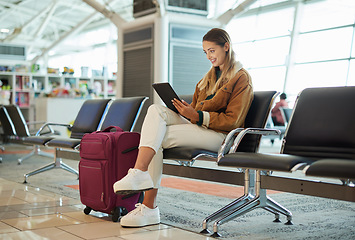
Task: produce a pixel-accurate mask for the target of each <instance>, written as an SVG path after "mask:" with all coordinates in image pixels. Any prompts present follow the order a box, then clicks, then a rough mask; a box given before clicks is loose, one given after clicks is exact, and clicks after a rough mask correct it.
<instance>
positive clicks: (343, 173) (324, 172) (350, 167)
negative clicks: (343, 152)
mask: <svg viewBox="0 0 355 240" xmlns="http://www.w3.org/2000/svg"><path fill="white" fill-rule="evenodd" d="M306 175H311V176H320V177H330V178H337V179H355V160H348V159H324V160H319V161H317V162H314V163H313V164H311V165H310V167H309V168H308V170H307V171H306Z"/></svg>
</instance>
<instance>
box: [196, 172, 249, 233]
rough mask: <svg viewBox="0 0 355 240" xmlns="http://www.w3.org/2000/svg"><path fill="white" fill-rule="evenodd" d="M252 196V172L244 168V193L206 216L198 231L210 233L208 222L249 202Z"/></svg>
mask: <svg viewBox="0 0 355 240" xmlns="http://www.w3.org/2000/svg"><path fill="white" fill-rule="evenodd" d="M250 178H252V181H250ZM254 197H255V196H254V174H250V171H249V169H246V171H245V173H244V194H243V195H242V196H241V197H239V198H237V199H235V200H234V201H232V202H231V203H229V204H228V205H226V206H224V207H222V208H221V209H219V210H217V211H215V212H214V213H212V214H211V215H209V216H208V217H206V218H205V219H204V220H203V222H202V231H201V232H200V233H205V234H211V232H210V231H209V230H208V226H207V224H208V222H210V221H213V220H215V219H217V218H219V217H221V216H223V215H224V214H226V213H227V212H230V211H233V210H234V209H236V208H239V207H240V206H241V205H244V204H245V203H247V202H249V201H250V200H252V199H253V198H254Z"/></svg>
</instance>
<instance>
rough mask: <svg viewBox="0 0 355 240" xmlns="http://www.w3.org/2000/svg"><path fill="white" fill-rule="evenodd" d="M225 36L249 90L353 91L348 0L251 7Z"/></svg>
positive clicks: (354, 8)
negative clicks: (244, 72)
mask: <svg viewBox="0 0 355 240" xmlns="http://www.w3.org/2000/svg"><path fill="white" fill-rule="evenodd" d="M297 4H300V5H297ZM297 6H299V8H297ZM296 9H297V10H298V11H295V10H296ZM295 13H297V14H298V15H297V16H294V14H295ZM295 19H296V20H295ZM295 21H298V22H295ZM293 26H299V27H298V29H299V32H297V33H295V34H291V33H292V31H293ZM226 30H227V31H228V32H229V33H230V35H231V38H232V41H233V47H234V49H235V52H236V54H237V59H240V60H241V61H242V63H243V64H244V67H245V68H246V69H248V71H249V72H250V74H251V76H252V79H253V85H254V89H255V90H277V91H280V92H286V93H287V94H288V96H290V97H291V98H292V99H294V97H295V96H296V95H297V94H298V93H299V92H300V91H301V90H303V89H304V88H308V87H331V86H350V85H351V86H355V1H354V0H323V1H319V0H309V1H283V3H280V1H268V0H263V1H257V2H256V3H255V4H253V5H252V7H251V9H249V10H248V11H247V12H246V13H244V14H243V15H240V16H238V17H237V18H235V19H233V20H232V21H231V22H230V23H229V24H228V26H227V27H226ZM292 36H294V39H292ZM291 44H292V46H291ZM290 53H291V54H293V55H291V56H289V54H290Z"/></svg>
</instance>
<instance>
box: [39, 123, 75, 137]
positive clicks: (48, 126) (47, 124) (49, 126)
mask: <svg viewBox="0 0 355 240" xmlns="http://www.w3.org/2000/svg"><path fill="white" fill-rule="evenodd" d="M51 126H62V127H67V128H68V129H69V130H71V128H72V127H73V125H71V124H64V123H45V124H43V125H42V126H41V127H40V128H39V129H38V131H37V133H36V136H39V135H40V134H41V132H42V130H43V129H44V128H46V127H47V128H49V129H50V131H51V132H53V133H54V131H53V129H52V128H51Z"/></svg>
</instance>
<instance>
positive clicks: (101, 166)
mask: <svg viewBox="0 0 355 240" xmlns="http://www.w3.org/2000/svg"><path fill="white" fill-rule="evenodd" d="M111 130H116V131H111ZM139 138H140V134H139V133H136V132H124V131H123V130H122V129H121V128H119V127H114V126H110V127H108V128H106V129H105V130H103V131H96V132H93V133H88V134H85V135H84V136H83V138H82V140H81V143H80V162H79V190H80V200H81V202H82V203H83V204H84V205H86V208H85V209H84V213H85V214H89V213H90V212H91V210H94V211H100V212H104V213H108V214H112V220H113V221H114V222H117V221H118V218H119V217H120V216H121V215H125V214H127V212H129V211H131V210H133V209H134V208H135V204H136V203H137V202H139V201H140V202H142V196H141V195H140V194H134V195H130V196H120V195H116V194H115V193H114V191H113V184H114V183H115V182H116V181H118V180H120V179H121V178H123V177H124V176H125V175H126V174H127V172H128V169H130V168H133V167H134V164H135V162H136V157H137V154H138V144H139Z"/></svg>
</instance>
